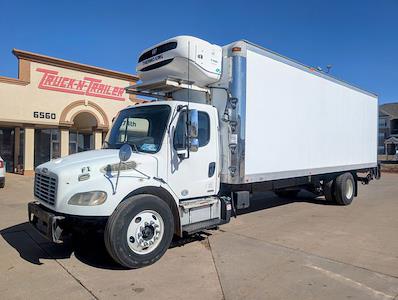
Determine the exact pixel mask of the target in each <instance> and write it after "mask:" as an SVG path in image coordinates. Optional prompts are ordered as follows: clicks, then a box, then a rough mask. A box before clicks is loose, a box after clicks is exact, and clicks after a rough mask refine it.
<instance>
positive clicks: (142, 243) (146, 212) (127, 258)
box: [104, 194, 174, 269]
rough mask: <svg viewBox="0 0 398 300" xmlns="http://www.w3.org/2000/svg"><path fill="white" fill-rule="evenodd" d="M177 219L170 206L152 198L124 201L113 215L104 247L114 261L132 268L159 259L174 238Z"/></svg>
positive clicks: (109, 221)
mask: <svg viewBox="0 0 398 300" xmlns="http://www.w3.org/2000/svg"><path fill="white" fill-rule="evenodd" d="M173 230H174V220H173V214H172V212H171V210H170V208H169V206H168V205H167V204H166V203H165V202H164V201H162V200H161V199H160V198H159V197H156V196H153V195H148V194H144V195H136V196H133V197H130V198H128V199H126V200H124V201H123V202H122V203H120V204H119V206H118V207H117V208H116V210H115V211H114V212H113V214H112V215H111V216H110V218H109V220H108V222H107V225H106V228H105V235H104V239H105V245H106V248H107V250H108V253H109V254H110V255H111V256H112V258H113V259H114V260H115V261H116V262H118V263H119V264H121V265H122V266H124V267H126V268H130V269H135V268H141V267H144V266H147V265H150V264H153V263H154V262H156V261H157V260H159V259H160V258H161V257H162V256H163V254H164V253H165V252H166V250H167V249H168V248H169V246H170V243H171V239H172V238H173Z"/></svg>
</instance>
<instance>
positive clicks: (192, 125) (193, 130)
mask: <svg viewBox="0 0 398 300" xmlns="http://www.w3.org/2000/svg"><path fill="white" fill-rule="evenodd" d="M198 132H199V117H198V110H197V109H191V110H190V111H189V116H188V137H189V138H197V137H198Z"/></svg>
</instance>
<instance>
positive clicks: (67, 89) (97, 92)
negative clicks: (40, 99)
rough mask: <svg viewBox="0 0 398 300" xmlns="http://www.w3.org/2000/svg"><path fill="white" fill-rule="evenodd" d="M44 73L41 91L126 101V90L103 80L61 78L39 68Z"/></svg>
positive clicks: (57, 74)
mask: <svg viewBox="0 0 398 300" xmlns="http://www.w3.org/2000/svg"><path fill="white" fill-rule="evenodd" d="M36 71H38V72H41V73H43V76H42V78H41V80H40V82H39V86H38V88H39V89H43V90H50V91H57V92H63V93H70V94H77V95H86V96H92V97H99V98H106V99H112V100H119V101H124V100H125V98H124V97H123V94H124V88H123V87H118V86H112V85H109V84H105V83H103V82H102V80H101V79H96V78H91V77H87V76H85V77H83V79H76V78H70V77H66V76H60V75H59V72H58V71H54V70H48V69H44V68H37V69H36Z"/></svg>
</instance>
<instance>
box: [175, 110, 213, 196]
mask: <svg viewBox="0 0 398 300" xmlns="http://www.w3.org/2000/svg"><path fill="white" fill-rule="evenodd" d="M186 115H187V114H186V113H184V112H180V115H179V117H178V119H177V121H176V123H175V124H174V128H173V130H172V131H171V145H170V152H169V155H170V159H169V160H168V161H169V162H170V163H169V166H168V183H169V185H170V187H171V189H172V190H173V191H174V193H175V194H176V195H177V196H178V197H179V198H180V199H189V198H197V197H205V196H211V195H215V194H217V193H218V190H219V174H218V173H219V172H218V170H219V160H218V157H219V155H218V151H219V149H218V117H217V110H216V108H214V107H211V106H209V107H201V108H200V109H198V117H199V118H198V119H199V124H198V125H199V127H198V128H199V130H198V140H199V148H198V151H197V152H192V151H191V152H190V153H189V157H188V158H185V159H182V158H180V157H178V155H177V150H183V149H185V148H186V138H185V134H186Z"/></svg>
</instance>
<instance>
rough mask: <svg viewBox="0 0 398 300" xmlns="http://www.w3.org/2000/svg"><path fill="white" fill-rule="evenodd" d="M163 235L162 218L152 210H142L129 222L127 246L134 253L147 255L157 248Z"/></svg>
mask: <svg viewBox="0 0 398 300" xmlns="http://www.w3.org/2000/svg"><path fill="white" fill-rule="evenodd" d="M163 233H164V222H163V218H162V217H161V216H160V215H159V214H158V213H157V212H156V211H154V210H144V211H142V212H140V213H138V214H137V215H136V216H135V217H134V218H133V219H132V220H131V222H130V225H129V227H128V229H127V244H128V245H129V247H130V249H131V250H132V251H133V252H134V253H137V254H141V255H143V254H148V253H150V252H152V251H153V250H155V249H156V248H157V247H158V246H159V244H160V241H161V240H162V237H163Z"/></svg>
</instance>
